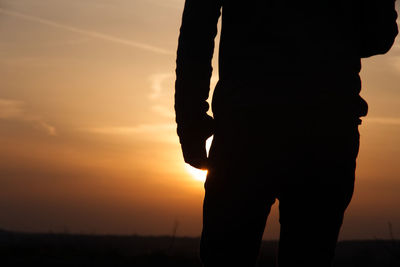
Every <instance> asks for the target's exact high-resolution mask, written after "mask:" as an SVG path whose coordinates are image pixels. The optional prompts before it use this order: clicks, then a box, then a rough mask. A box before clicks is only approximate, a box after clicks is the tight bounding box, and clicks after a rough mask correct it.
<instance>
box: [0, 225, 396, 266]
mask: <svg viewBox="0 0 400 267" xmlns="http://www.w3.org/2000/svg"><path fill="white" fill-rule="evenodd" d="M198 244H199V239H198V238H185V237H179V238H173V237H170V236H159V237H151V236H147V237H145V236H136V235H132V236H112V235H76V234H67V233H65V234H54V233H46V234H36V233H19V232H10V231H2V230H0V266H2V267H8V266H31V265H33V264H38V266H139V267H148V266H163V267H164V266H174V267H180V266H182V267H183V266H185V267H196V266H199V267H200V266H201V264H200V263H199V260H198V256H197V255H198V252H197V249H198ZM276 252H277V242H276V241H264V243H263V245H262V248H261V253H260V261H259V265H258V266H260V267H261V266H266V267H268V266H271V267H274V266H276V263H275V259H276ZM334 266H335V267H399V266H400V241H398V240H391V241H387V240H368V241H343V242H340V243H339V244H338V247H337V250H336V259H335V264H334Z"/></svg>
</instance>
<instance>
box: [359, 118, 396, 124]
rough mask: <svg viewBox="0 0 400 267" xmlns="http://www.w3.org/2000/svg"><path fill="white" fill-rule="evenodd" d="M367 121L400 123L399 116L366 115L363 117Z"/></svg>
mask: <svg viewBox="0 0 400 267" xmlns="http://www.w3.org/2000/svg"><path fill="white" fill-rule="evenodd" d="M364 120H365V121H366V122H367V123H379V124H386V125H400V118H391V117H367V118H366V119H364Z"/></svg>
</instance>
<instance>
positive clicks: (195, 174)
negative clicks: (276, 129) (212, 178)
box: [185, 136, 213, 183]
mask: <svg viewBox="0 0 400 267" xmlns="http://www.w3.org/2000/svg"><path fill="white" fill-rule="evenodd" d="M212 140H213V136H211V137H210V138H208V139H207V141H206V150H207V155H208V152H209V151H210V147H211V143H212ZM185 168H186V171H187V172H188V173H189V174H190V175H191V176H192V178H193V179H194V180H196V181H200V182H203V183H204V182H205V181H206V177H207V171H206V170H199V169H196V168H194V167H192V166H190V165H189V164H185Z"/></svg>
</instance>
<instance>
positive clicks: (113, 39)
mask: <svg viewBox="0 0 400 267" xmlns="http://www.w3.org/2000/svg"><path fill="white" fill-rule="evenodd" d="M0 13H2V14H4V15H8V16H12V17H16V18H20V19H23V20H28V21H33V22H37V23H41V24H44V25H47V26H51V27H55V28H59V29H63V30H66V31H70V32H75V33H79V34H83V35H85V36H87V37H92V38H97V39H101V40H105V41H109V42H113V43H118V44H122V45H127V46H131V47H134V48H139V49H142V50H146V51H149V52H153V53H157V54H163V55H172V54H174V53H173V52H171V51H169V50H166V49H164V48H160V47H156V46H152V45H149V44H145V43H141V42H137V41H134V40H127V39H123V38H119V37H115V36H112V35H108V34H104V33H100V32H96V31H89V30H85V29H80V28H76V27H72V26H69V25H64V24H60V23H57V22H54V21H51V20H47V19H43V18H40V17H35V16H31V15H27V14H23V13H19V12H15V11H11V10H7V9H4V8H0Z"/></svg>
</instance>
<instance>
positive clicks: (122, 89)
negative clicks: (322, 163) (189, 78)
mask: <svg viewBox="0 0 400 267" xmlns="http://www.w3.org/2000/svg"><path fill="white" fill-rule="evenodd" d="M183 2H184V1H183V0H113V1H109V0H41V1H37V0H2V1H1V2H0V58H1V60H0V207H1V210H2V212H1V213H0V228H5V229H12V230H26V231H50V230H51V231H64V230H68V231H70V232H84V233H123V234H132V233H137V234H169V233H171V232H172V229H173V226H174V223H175V221H177V222H178V223H179V226H178V235H190V236H198V235H199V234H200V230H201V212H202V210H201V206H202V198H203V194H204V192H203V184H202V182H201V181H198V180H196V179H195V177H194V176H193V175H192V174H191V172H190V171H189V170H188V168H186V167H185V164H184V163H183V160H182V157H181V152H180V147H179V143H178V138H177V137H176V135H175V123H174V113H173V93H174V92H173V90H174V87H173V83H174V69H175V50H176V46H177V39H178V30H179V25H180V20H181V13H182V7H183ZM216 59H217V56H216V57H215V60H214V66H215V70H216V69H217V66H216V64H215V63H216ZM216 73H217V72H216V71H215V72H214V76H213V82H212V83H213V84H215V82H216V81H217V79H218V78H217V77H216V75H215V74H216ZM399 74H400V43H399V42H396V44H395V47H394V48H393V49H392V51H391V52H390V53H389V54H388V55H385V56H380V57H376V58H372V59H368V60H364V61H363V71H362V79H363V90H362V96H363V97H364V98H365V99H366V100H367V101H368V103H369V105H370V113H369V115H368V117H367V118H365V119H364V120H363V125H362V126H361V128H360V132H361V149H360V154H359V159H358V168H357V178H356V179H357V182H356V190H355V194H354V198H353V201H352V203H351V205H350V207H349V209H348V211H347V213H346V218H345V223H344V226H343V230H342V234H341V238H342V239H352V238H375V237H376V238H388V237H389V230H388V226H387V225H388V222H391V223H392V225H393V229H394V233H395V235H397V237H400V213H399V212H398V211H399V204H400V194H398V192H399V191H400V179H399V178H400V177H399V175H400V164H399V163H400V161H399V158H400V90H399V84H400V75H399ZM310 205H312V203H310ZM278 229H279V225H278V222H277V206H276V205H275V206H274V209H273V211H272V214H271V216H270V220H269V222H268V226H267V232H266V234H265V238H267V239H269V238H277V236H278Z"/></svg>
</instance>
